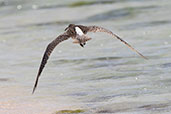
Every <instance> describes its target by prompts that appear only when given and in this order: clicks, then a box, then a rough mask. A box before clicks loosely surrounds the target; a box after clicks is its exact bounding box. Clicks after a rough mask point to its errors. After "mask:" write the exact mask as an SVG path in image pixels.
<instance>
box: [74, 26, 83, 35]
mask: <svg viewBox="0 0 171 114" xmlns="http://www.w3.org/2000/svg"><path fill="white" fill-rule="evenodd" d="M75 31H76V33H77V34H78V35H80V36H82V35H84V33H83V31H82V30H81V29H80V28H79V27H75Z"/></svg>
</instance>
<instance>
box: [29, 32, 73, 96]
mask: <svg viewBox="0 0 171 114" xmlns="http://www.w3.org/2000/svg"><path fill="white" fill-rule="evenodd" d="M69 37H70V36H69V35H67V33H64V34H61V35H59V36H58V37H57V38H56V39H55V40H53V41H52V42H51V43H50V44H49V45H48V46H47V48H46V51H45V52H44V55H43V58H42V61H41V64H40V67H39V71H38V74H37V77H36V81H35V84H34V88H33V92H32V94H33V93H34V91H35V89H36V87H37V84H38V80H39V77H40V75H41V73H42V71H43V69H44V67H45V65H46V63H47V60H48V59H49V56H50V54H51V53H52V51H53V50H54V48H55V47H56V46H57V45H58V44H59V43H60V42H62V41H64V40H67V39H68V38H69Z"/></svg>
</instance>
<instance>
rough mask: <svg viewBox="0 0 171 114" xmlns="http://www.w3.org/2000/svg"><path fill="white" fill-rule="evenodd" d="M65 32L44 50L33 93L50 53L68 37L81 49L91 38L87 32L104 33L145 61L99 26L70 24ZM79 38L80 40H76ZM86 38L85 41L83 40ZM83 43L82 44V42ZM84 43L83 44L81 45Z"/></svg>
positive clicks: (111, 33)
mask: <svg viewBox="0 0 171 114" xmlns="http://www.w3.org/2000/svg"><path fill="white" fill-rule="evenodd" d="M75 27H79V28H80V29H81V30H82V32H83V33H84V35H83V36H84V37H82V36H79V37H77V35H78V34H77V32H76V30H75ZM65 31H66V32H64V33H63V34H61V35H59V36H58V37H57V38H56V39H55V40H53V41H52V42H51V43H50V44H49V45H48V46H47V48H46V51H45V53H44V55H43V58H42V61H41V64H40V67H39V71H38V74H37V77H36V82H35V84H34V88H33V92H32V93H34V91H35V89H36V87H37V84H38V80H39V77H40V75H41V73H42V71H43V69H44V67H45V65H46V63H47V60H48V59H49V56H50V54H51V53H52V51H53V50H54V48H55V47H56V46H57V45H58V44H59V43H60V42H62V41H64V40H67V39H69V38H70V37H71V38H72V39H75V40H78V41H80V45H81V46H82V47H83V46H84V45H85V43H86V41H88V40H90V39H91V38H88V37H87V36H86V35H85V34H87V33H88V32H106V33H108V34H110V35H112V36H113V37H115V38H117V39H119V40H120V41H121V42H123V43H124V44H126V45H127V46H128V47H129V48H131V49H132V50H133V51H135V52H136V53H137V54H139V55H140V56H141V57H143V58H144V59H147V58H146V57H144V56H143V55H142V54H141V53H139V52H138V51H137V50H135V49H134V48H133V47H132V46H131V45H130V44H128V43H127V42H126V41H124V40H122V39H121V38H120V37H119V36H117V35H116V34H114V33H113V32H111V31H110V30H107V29H105V28H103V27H99V26H83V25H74V24H70V25H69V26H68V27H67V28H66V29H65ZM77 38H80V39H77ZM84 38H87V39H88V40H87V39H84ZM82 41H84V42H82ZM82 43H84V44H82Z"/></svg>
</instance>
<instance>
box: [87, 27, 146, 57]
mask: <svg viewBox="0 0 171 114" xmlns="http://www.w3.org/2000/svg"><path fill="white" fill-rule="evenodd" d="M87 32H106V33H108V34H110V35H112V36H113V37H115V38H117V39H119V40H120V41H121V42H123V43H124V44H125V45H127V46H128V47H129V48H130V49H131V50H133V51H134V52H136V53H137V54H138V55H140V56H141V57H143V58H144V59H147V58H146V57H145V56H143V55H142V54H141V53H140V52H138V51H137V50H136V49H134V48H133V47H132V46H131V45H130V44H128V43H127V42H126V41H124V40H123V39H121V38H120V37H119V36H117V35H116V34H114V33H113V32H112V31H110V30H107V29H105V28H103V27H99V26H88V29H87Z"/></svg>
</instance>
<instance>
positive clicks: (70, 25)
mask: <svg viewBox="0 0 171 114" xmlns="http://www.w3.org/2000/svg"><path fill="white" fill-rule="evenodd" d="M74 26H75V24H69V25H68V27H67V28H65V31H66V30H68V29H69V28H71V27H74Z"/></svg>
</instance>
